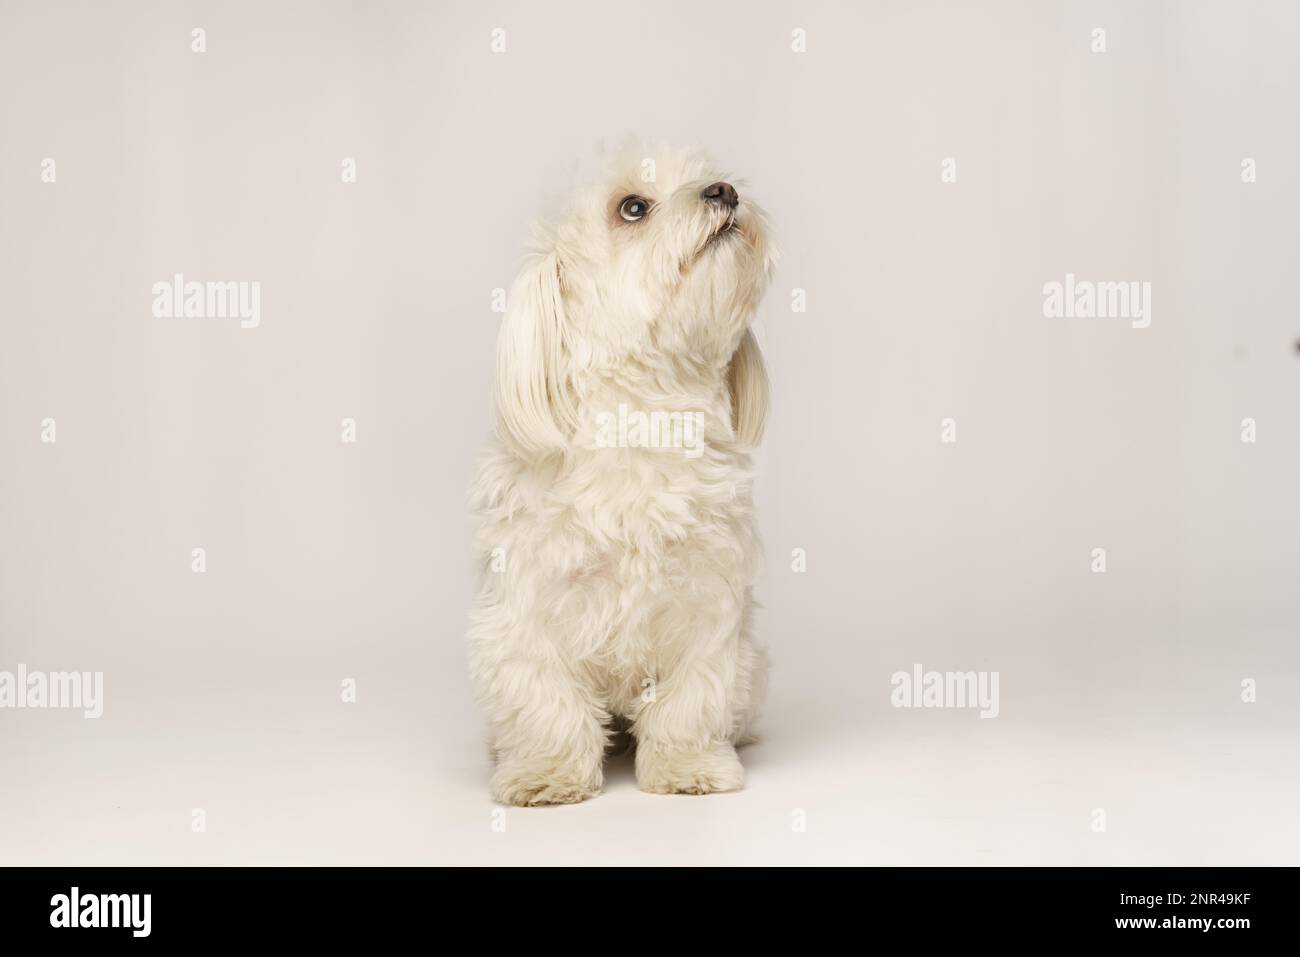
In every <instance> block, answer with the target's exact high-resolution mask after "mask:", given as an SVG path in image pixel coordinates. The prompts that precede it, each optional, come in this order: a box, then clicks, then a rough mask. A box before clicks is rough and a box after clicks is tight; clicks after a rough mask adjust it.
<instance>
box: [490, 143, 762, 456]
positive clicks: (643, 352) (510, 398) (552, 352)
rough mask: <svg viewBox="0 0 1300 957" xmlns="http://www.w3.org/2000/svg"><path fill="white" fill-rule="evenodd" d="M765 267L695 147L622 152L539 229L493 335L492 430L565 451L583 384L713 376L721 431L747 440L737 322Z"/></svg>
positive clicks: (756, 434) (758, 402)
mask: <svg viewBox="0 0 1300 957" xmlns="http://www.w3.org/2000/svg"><path fill="white" fill-rule="evenodd" d="M775 263H776V250H775V248H774V247H773V245H772V244H771V242H770V240H769V239H768V235H767V224H766V219H765V217H764V215H763V212H762V210H760V209H759V208H758V207H757V206H756V205H755V204H754V203H753V201H752V200H751V199H750V198H749V197H748V195H747V193H746V189H745V186H744V184H743V183H739V182H737V181H736V180H734V179H732V178H730V177H728V176H725V175H723V174H722V173H721V172H720V171H719V170H717V169H716V168H715V167H713V166H712V165H711V163H710V162H709V160H708V159H707V157H705V156H704V155H703V154H702V153H700V152H699V151H695V150H680V149H669V148H652V149H644V148H642V149H626V150H624V151H622V152H621V153H619V154H618V155H617V156H615V157H614V158H613V159H612V160H611V161H610V162H609V163H608V165H607V168H606V171H605V172H604V173H603V174H602V175H600V176H597V177H595V178H594V180H593V182H592V183H591V184H590V185H587V186H585V187H583V188H581V189H580V190H579V191H578V192H577V194H576V195H575V197H574V199H573V201H572V203H571V205H570V207H569V210H568V212H567V214H566V215H565V216H564V217H563V218H562V219H561V220H560V221H559V222H558V223H557V224H555V225H554V226H552V227H550V228H549V229H545V230H543V232H542V238H541V241H540V243H539V250H538V251H537V253H536V254H535V255H534V256H533V257H532V259H531V261H530V262H529V263H528V264H527V265H526V266H525V268H524V270H523V271H522V272H521V274H520V275H519V277H518V279H516V281H515V284H514V286H513V288H512V289H511V292H510V298H509V302H508V305H507V310H506V317H505V321H504V323H503V325H502V329H501V337H500V340H499V345H498V362H497V407H498V412H499V416H500V420H501V424H502V428H501V430H500V431H501V433H502V436H503V438H504V439H505V440H506V441H507V442H509V443H510V444H511V445H512V446H514V447H515V448H516V449H517V450H518V451H520V452H522V453H525V454H527V455H529V456H534V455H539V454H546V453H549V452H551V451H554V450H556V449H560V448H563V447H564V444H565V441H566V438H567V436H568V435H571V434H572V426H573V416H574V412H573V410H574V406H575V405H576V403H577V402H578V401H579V399H580V396H581V394H582V392H583V390H584V388H586V387H587V386H588V385H589V384H590V382H591V381H593V380H594V379H598V378H599V377H602V376H605V377H615V378H618V379H621V380H623V381H629V380H635V379H638V378H640V379H644V380H645V381H646V382H656V381H658V382H664V381H673V379H674V378H677V379H678V380H680V379H681V378H682V377H683V376H686V377H689V378H691V379H693V380H695V381H697V382H707V380H708V379H709V377H711V376H713V377H722V378H723V379H725V381H726V382H727V383H728V387H729V390H730V395H731V401H732V426H733V429H734V432H735V435H736V437H737V438H738V439H739V440H740V441H741V442H743V443H746V444H756V443H757V442H758V440H759V438H760V436H761V434H762V428H763V418H764V416H765V414H766V408H767V379H766V374H765V372H764V370H763V361H762V356H761V355H760V354H759V351H758V345H757V343H756V341H755V340H754V336H753V333H751V332H750V331H749V321H750V319H752V318H753V315H754V311H755V310H756V308H757V307H758V302H759V299H760V297H761V296H762V294H763V291H764V289H765V288H766V287H767V284H768V281H769V280H770V278H771V275H772V271H773V268H774V267H775Z"/></svg>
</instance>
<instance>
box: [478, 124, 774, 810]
mask: <svg viewBox="0 0 1300 957" xmlns="http://www.w3.org/2000/svg"><path fill="white" fill-rule="evenodd" d="M647 173H648V175H647ZM647 180H648V181H647ZM542 236H543V239H542V241H541V243H540V248H539V249H538V250H536V251H535V253H534V255H533V256H532V257H531V258H530V259H529V261H528V263H527V264H526V265H525V267H524V269H523V271H522V272H521V274H520V275H519V277H518V278H517V279H516V280H515V283H514V286H513V287H512V289H511V291H510V298H509V301H508V305H507V310H506V315H505V318H504V321H503V324H502V326H501V332H500V338H499V341H498V346H497V382H496V406H497V420H498V422H497V429H496V436H495V438H494V440H493V441H492V442H491V443H490V444H489V446H488V448H487V450H486V453H485V455H484V457H483V460H482V463H481V465H480V467H479V472H478V476H477V479H476V481H475V484H474V489H473V499H474V505H475V508H476V510H477V512H478V515H479V518H480V520H481V528H480V532H479V536H478V541H477V552H478V556H479V559H480V560H481V562H482V567H483V584H482V589H481V591H480V593H479V596H478V598H477V601H476V603H475V608H474V612H473V615H472V622H473V624H472V628H471V633H470V670H471V673H472V675H473V678H474V681H475V684H476V686H477V691H478V695H479V698H480V700H481V702H482V705H483V708H484V710H485V711H486V713H487V717H488V721H489V725H490V735H491V742H490V744H491V749H492V752H493V755H494V756H495V758H496V761H497V768H496V772H495V774H494V776H493V778H492V793H493V796H494V797H495V798H496V800H498V801H500V802H502V803H505V804H519V805H535V804H567V803H573V802H576V801H581V800H583V799H585V798H588V797H591V796H592V795H594V794H596V793H597V792H598V791H599V790H600V787H601V780H602V775H601V764H602V761H603V758H604V754H605V750H606V745H607V742H608V740H609V738H610V735H611V734H612V733H613V731H614V730H618V729H627V730H629V731H630V732H631V735H632V737H633V738H634V739H635V744H636V775H637V782H638V784H639V785H640V787H641V789H642V790H645V791H652V792H657V793H686V794H706V793H709V792H711V791H728V790H734V789H737V788H740V787H741V786H742V785H743V783H744V769H743V768H742V767H741V765H740V761H739V759H738V758H737V757H736V749H735V746H736V745H737V744H738V743H741V742H742V740H743V739H744V738H745V736H746V732H747V729H748V728H749V726H750V724H751V722H752V721H753V719H754V713H755V709H756V708H757V706H758V703H759V699H760V697H761V695H762V690H763V686H764V684H765V666H766V660H765V656H764V654H763V652H762V651H761V650H760V649H759V648H758V647H757V646H756V645H755V643H754V641H753V638H752V637H751V633H750V632H751V618H752V611H753V599H752V598H751V595H750V584H751V582H752V580H753V577H754V574H755V571H756V569H757V566H758V564H759V558H760V556H759V548H758V543H757V540H756V537H755V531H754V519H753V502H752V496H751V481H752V479H751V469H750V459H749V454H748V453H749V450H750V449H751V448H752V447H753V446H754V445H755V444H756V443H757V442H758V440H759V438H760V436H761V434H762V431H763V421H764V417H765V415H766V410H767V397H768V386H767V375H766V373H765V371H764V369H763V359H762V356H761V354H760V353H759V350H758V345H757V343H756V342H755V339H754V335H753V333H752V332H751V331H749V322H750V319H751V318H752V317H753V315H754V311H755V309H756V308H757V306H758V302H759V298H760V297H761V295H762V293H763V290H764V289H765V287H766V286H767V284H768V281H769V280H770V278H771V274H772V270H773V268H774V265H775V261H776V250H775V249H774V248H773V246H772V245H771V243H770V242H769V240H768V237H767V229H766V222H765V219H764V216H763V213H762V212H761V211H760V210H759V209H758V207H756V206H755V205H754V204H753V203H752V202H751V201H750V200H749V198H748V197H747V196H743V195H739V194H738V193H737V191H736V189H735V187H733V186H732V185H731V184H730V183H728V182H724V181H723V176H721V175H719V174H718V173H717V171H715V170H714V169H713V168H712V167H711V166H710V165H709V162H708V160H707V159H706V158H705V157H704V156H702V155H701V154H700V153H698V152H696V151H691V150H669V149H655V150H653V151H651V152H650V153H649V154H647V153H646V152H645V151H640V152H627V153H625V154H624V155H623V156H622V157H621V158H619V159H618V160H616V161H615V163H614V164H613V168H612V169H611V170H610V171H609V173H608V174H607V175H606V176H605V177H604V178H603V180H602V181H600V182H598V183H596V184H595V185H593V186H590V187H588V188H586V189H583V190H581V191H580V192H579V193H578V194H577V197H576V200H575V202H574V203H573V205H572V208H571V210H570V212H569V213H568V214H567V216H566V217H565V218H564V219H563V221H562V222H560V223H559V224H558V225H557V226H555V227H553V228H550V229H543V230H542Z"/></svg>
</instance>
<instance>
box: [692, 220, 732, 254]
mask: <svg viewBox="0 0 1300 957" xmlns="http://www.w3.org/2000/svg"><path fill="white" fill-rule="evenodd" d="M738 232H740V227H739V226H737V225H736V217H735V216H732V217H730V218H729V219H727V220H726V222H724V223H723V224H722V225H721V226H719V227H718V228H717V229H715V230H714V231H713V232H712V233H710V234H709V238H708V239H706V240H704V245H703V246H702V247H701V248H700V252H701V253H703V252H704V251H705V250H707V249H709V248H710V247H712V246H714V245H715V244H717V243H720V242H724V241H726V240H727V239H728V238H730V237H731V236H732V235H733V234H734V233H738Z"/></svg>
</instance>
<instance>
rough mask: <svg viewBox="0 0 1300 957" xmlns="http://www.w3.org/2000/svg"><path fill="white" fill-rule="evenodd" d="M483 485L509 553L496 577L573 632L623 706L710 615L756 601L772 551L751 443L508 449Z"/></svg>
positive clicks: (545, 621)
mask: <svg viewBox="0 0 1300 957" xmlns="http://www.w3.org/2000/svg"><path fill="white" fill-rule="evenodd" d="M476 488H477V489H478V490H479V493H480V495H482V493H483V492H485V491H488V490H494V492H495V494H494V495H493V496H492V498H491V499H488V500H481V501H480V507H481V512H482V514H483V516H484V519H485V520H484V524H483V526H482V529H481V532H480V537H479V549H480V552H481V554H482V555H483V557H484V560H485V563H490V561H491V556H492V554H493V550H494V549H503V550H504V556H505V562H504V568H503V571H502V572H501V573H499V574H497V575H491V574H489V575H488V576H486V578H485V586H484V587H485V588H489V589H493V590H497V594H496V596H495V597H496V599H497V600H498V601H505V602H509V603H511V604H513V605H515V606H516V607H517V611H518V613H519V614H520V615H521V616H527V617H529V618H532V619H533V620H535V621H536V622H537V623H538V626H539V627H538V631H539V634H540V633H541V632H543V631H544V632H545V633H546V634H548V635H550V636H551V639H550V640H556V638H558V640H560V641H562V642H564V644H565V646H566V648H565V650H566V651H567V652H568V655H567V657H568V658H569V659H570V660H571V661H573V662H575V663H578V664H579V666H580V667H582V668H584V669H586V670H587V671H588V673H589V675H590V676H591V677H592V678H594V679H595V683H596V684H597V685H598V686H599V687H601V688H602V689H604V691H605V692H606V695H607V700H608V703H609V705H610V707H611V710H614V711H616V712H620V713H627V712H628V711H629V710H632V709H634V708H635V704H636V701H637V699H638V696H639V695H640V694H641V693H642V690H643V685H644V682H645V681H646V680H653V678H654V675H655V674H656V673H657V671H658V669H659V665H660V662H661V661H663V660H665V659H671V658H674V657H677V656H679V655H681V654H682V653H683V652H684V651H686V650H688V649H685V648H683V647H682V643H683V642H686V641H688V640H698V639H697V638H696V637H694V636H697V635H698V633H699V623H700V620H701V619H702V618H707V616H709V615H713V614H717V613H718V612H719V611H720V610H721V609H724V608H734V607H736V606H738V605H739V604H741V603H743V602H744V600H745V597H746V589H747V588H748V585H749V583H750V582H751V581H752V579H753V576H754V574H755V572H756V568H757V565H758V562H759V548H758V544H757V542H756V540H755V533H754V528H753V506H752V495H751V488H752V478H751V471H750V464H749V457H748V455H747V454H745V453H744V452H741V451H739V450H737V449H735V448H734V447H732V446H731V445H729V444H727V443H725V442H722V443H719V442H710V443H706V444H705V446H704V448H703V450H702V452H701V454H700V455H699V456H698V457H688V456H687V455H686V454H684V452H683V451H682V450H681V449H662V448H655V449H649V448H600V449H582V450H581V451H578V452H577V453H575V454H573V455H571V456H569V457H568V458H567V459H566V460H565V461H564V463H563V464H561V463H559V462H554V461H553V462H551V463H550V464H549V465H548V466H546V467H545V468H538V467H536V466H528V467H525V466H521V465H520V464H519V463H518V461H517V460H515V459H513V458H512V457H510V456H509V455H508V454H506V453H505V452H504V450H501V452H500V453H499V454H498V455H490V456H489V457H488V458H487V459H486V460H485V461H484V463H483V467H482V469H481V471H480V476H479V481H478V483H477V486H476ZM498 554H501V553H498ZM525 569H526V570H527V571H526V573H524V570H525ZM494 579H495V580H494ZM539 651H540V648H539Z"/></svg>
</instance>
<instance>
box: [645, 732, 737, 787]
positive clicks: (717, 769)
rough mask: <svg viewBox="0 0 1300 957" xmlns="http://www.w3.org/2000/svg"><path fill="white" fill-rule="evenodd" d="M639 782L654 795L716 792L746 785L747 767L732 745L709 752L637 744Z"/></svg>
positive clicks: (719, 746)
mask: <svg viewBox="0 0 1300 957" xmlns="http://www.w3.org/2000/svg"><path fill="white" fill-rule="evenodd" d="M636 781H637V784H638V786H640V788H641V790H642V791H649V792H650V793H651V794H713V793H714V792H717V791H739V790H740V789H741V788H743V787H744V786H745V769H744V768H743V767H741V764H740V758H738V757H736V749H735V748H733V747H732V746H731V745H730V744H721V745H718V746H717V747H714V748H712V749H711V750H708V751H670V750H658V749H655V748H651V747H638V749H637V754H636Z"/></svg>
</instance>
